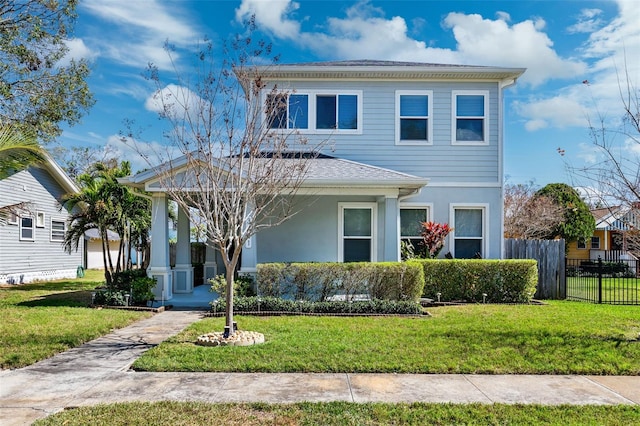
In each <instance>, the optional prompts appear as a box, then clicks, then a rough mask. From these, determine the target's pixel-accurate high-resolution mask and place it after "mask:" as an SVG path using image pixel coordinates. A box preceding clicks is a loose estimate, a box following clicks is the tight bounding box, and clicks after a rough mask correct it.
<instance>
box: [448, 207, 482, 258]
mask: <svg viewBox="0 0 640 426" xmlns="http://www.w3.org/2000/svg"><path fill="white" fill-rule="evenodd" d="M484 215H485V209H484V208H472V207H455V208H454V212H453V229H454V230H453V232H454V239H453V253H454V256H455V257H456V258H458V259H472V258H483V257H485V253H484V245H485V238H486V237H485V229H484V228H485V226H484Z"/></svg>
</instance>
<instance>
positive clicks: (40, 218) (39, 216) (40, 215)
mask: <svg viewBox="0 0 640 426" xmlns="http://www.w3.org/2000/svg"><path fill="white" fill-rule="evenodd" d="M36 228H44V212H40V211H38V212H36Z"/></svg>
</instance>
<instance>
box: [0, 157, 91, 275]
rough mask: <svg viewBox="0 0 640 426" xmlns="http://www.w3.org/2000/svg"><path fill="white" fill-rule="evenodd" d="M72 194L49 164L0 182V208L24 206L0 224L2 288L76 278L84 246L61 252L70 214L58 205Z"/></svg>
mask: <svg viewBox="0 0 640 426" xmlns="http://www.w3.org/2000/svg"><path fill="white" fill-rule="evenodd" d="M76 191H78V188H77V186H76V185H75V183H74V182H73V181H72V180H71V179H70V178H69V177H68V176H67V175H66V174H65V173H64V171H63V170H62V169H61V168H60V166H58V165H57V164H56V163H55V162H54V161H53V160H52V159H48V161H47V162H46V163H45V164H43V165H42V166H38V167H35V166H34V167H30V168H28V169H27V170H23V171H21V172H18V173H15V174H13V175H11V176H9V177H7V178H6V179H3V180H0V206H3V207H4V206H10V205H16V204H18V203H24V205H25V208H23V209H21V210H20V212H19V214H13V215H11V217H9V218H8V221H7V222H6V223H2V224H0V283H2V284H6V283H13V284H19V283H28V282H31V281H45V280H52V279H60V278H75V277H76V274H77V269H78V266H82V265H83V258H82V257H83V246H82V244H83V243H82V242H81V243H80V244H81V246H80V247H79V249H78V251H73V252H71V253H67V252H65V251H64V249H63V246H62V243H63V241H64V234H65V232H66V226H67V218H68V216H69V213H68V212H67V210H66V209H65V208H63V207H62V206H61V205H60V201H61V200H62V196H63V195H64V194H66V193H69V192H76Z"/></svg>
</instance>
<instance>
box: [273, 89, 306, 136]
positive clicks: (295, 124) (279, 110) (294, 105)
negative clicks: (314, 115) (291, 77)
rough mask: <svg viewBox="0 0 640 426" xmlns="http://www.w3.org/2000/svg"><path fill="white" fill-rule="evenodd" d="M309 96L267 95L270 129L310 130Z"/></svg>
mask: <svg viewBox="0 0 640 426" xmlns="http://www.w3.org/2000/svg"><path fill="white" fill-rule="evenodd" d="M308 114H309V95H298V94H290V95H267V117H268V118H267V119H268V120H269V128H270V129H308V128H309V117H308Z"/></svg>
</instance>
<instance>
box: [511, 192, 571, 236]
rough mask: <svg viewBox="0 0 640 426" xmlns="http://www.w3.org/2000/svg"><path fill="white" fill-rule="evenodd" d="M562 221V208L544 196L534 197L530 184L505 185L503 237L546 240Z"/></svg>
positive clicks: (534, 193)
mask: <svg viewBox="0 0 640 426" xmlns="http://www.w3.org/2000/svg"><path fill="white" fill-rule="evenodd" d="M563 221H564V208H563V207H562V206H561V205H559V204H557V203H555V202H554V200H553V199H552V198H550V197H548V196H545V195H536V189H535V187H534V185H533V184H532V183H530V184H528V185H523V184H517V185H505V187H504V237H505V238H521V239H545V238H549V236H550V235H554V233H555V232H556V230H557V229H558V228H559V227H560V225H561V224H562V222H563Z"/></svg>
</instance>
